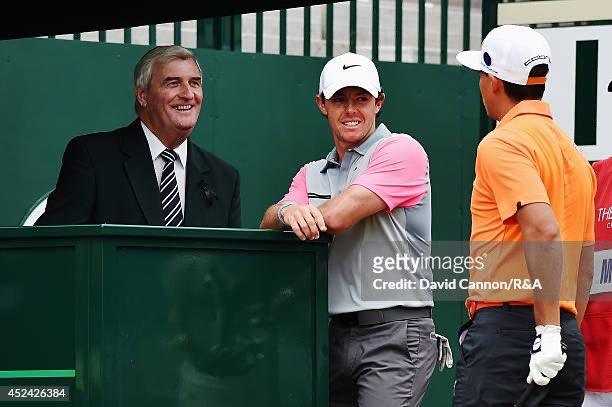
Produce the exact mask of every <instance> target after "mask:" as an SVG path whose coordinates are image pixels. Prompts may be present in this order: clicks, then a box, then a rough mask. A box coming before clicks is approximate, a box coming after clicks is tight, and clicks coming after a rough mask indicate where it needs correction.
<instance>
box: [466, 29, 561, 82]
mask: <svg viewBox="0 0 612 407" xmlns="http://www.w3.org/2000/svg"><path fill="white" fill-rule="evenodd" d="M457 61H459V63H460V64H462V65H464V66H466V67H468V68H470V69H474V70H476V71H482V72H485V73H489V74H491V75H493V76H495V77H496V78H499V79H501V80H504V81H506V82H510V83H514V84H517V85H543V84H544V83H546V77H542V78H536V77H532V78H530V77H529V72H530V71H531V68H533V67H534V66H536V65H541V64H545V65H549V66H550V46H549V45H548V41H546V38H544V36H543V35H542V34H540V33H538V32H537V31H535V30H533V29H531V28H529V27H522V26H519V25H502V26H500V27H497V28H494V29H493V30H491V32H489V34H487V36H486V37H485V39H484V41H482V47H481V50H480V51H463V52H460V53H459V54H457Z"/></svg>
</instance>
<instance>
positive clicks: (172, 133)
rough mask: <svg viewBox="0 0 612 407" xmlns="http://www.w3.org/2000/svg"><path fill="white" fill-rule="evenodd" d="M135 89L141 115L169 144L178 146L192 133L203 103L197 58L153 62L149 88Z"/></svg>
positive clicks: (157, 134) (167, 144)
mask: <svg viewBox="0 0 612 407" xmlns="http://www.w3.org/2000/svg"><path fill="white" fill-rule="evenodd" d="M136 93H137V97H138V101H139V103H140V105H141V106H142V109H141V118H142V119H143V121H144V122H145V124H146V125H147V127H149V128H150V130H151V131H152V132H153V133H155V135H156V136H157V137H159V138H160V140H161V141H162V143H164V144H165V145H166V146H167V147H170V148H174V147H177V146H178V145H180V144H181V143H182V142H183V141H184V140H185V139H186V138H187V137H188V136H189V134H191V131H192V130H193V128H194V127H195V125H196V123H197V121H198V116H199V115H200V108H201V106H202V77H201V74H200V70H199V69H198V66H197V65H196V63H195V61H193V60H192V59H185V60H181V59H177V60H173V61H170V62H168V63H167V64H163V65H162V64H156V65H154V66H153V69H152V75H151V82H150V83H149V88H148V89H146V90H142V89H140V88H139V89H137V91H136Z"/></svg>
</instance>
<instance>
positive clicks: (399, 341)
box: [329, 318, 438, 407]
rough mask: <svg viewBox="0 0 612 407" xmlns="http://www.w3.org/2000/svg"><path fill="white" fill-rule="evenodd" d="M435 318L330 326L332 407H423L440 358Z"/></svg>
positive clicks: (334, 324)
mask: <svg viewBox="0 0 612 407" xmlns="http://www.w3.org/2000/svg"><path fill="white" fill-rule="evenodd" d="M434 333H435V329H434V323H433V320H432V319H431V318H414V319H407V320H402V321H393V322H386V323H382V324H375V325H366V326H359V325H350V324H344V323H342V322H340V321H337V320H334V319H333V318H332V321H331V323H330V326H329V392H330V403H329V405H330V406H331V407H412V406H419V405H420V404H421V401H422V400H423V396H424V395H425V390H427V385H428V384H429V380H430V379H431V375H432V373H433V369H434V367H435V363H436V358H437V352H438V350H437V345H436V343H437V342H436V338H435V336H434Z"/></svg>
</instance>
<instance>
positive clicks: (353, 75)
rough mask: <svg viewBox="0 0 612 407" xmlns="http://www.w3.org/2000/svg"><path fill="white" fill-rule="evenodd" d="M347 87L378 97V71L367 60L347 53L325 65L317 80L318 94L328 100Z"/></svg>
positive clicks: (361, 56) (379, 89)
mask: <svg viewBox="0 0 612 407" xmlns="http://www.w3.org/2000/svg"><path fill="white" fill-rule="evenodd" d="M347 86H357V87H359V88H362V89H365V90H367V91H368V92H370V94H372V96H374V97H378V94H379V93H380V91H381V90H382V89H381V87H380V80H379V78H378V71H377V70H376V66H375V65H374V63H373V62H372V61H371V60H370V59H369V58H366V57H364V56H363V55H357V54H353V53H352V52H347V53H346V54H342V55H339V56H337V57H335V58H333V59H330V60H329V61H328V62H327V63H326V64H325V66H324V67H323V71H321V78H320V80H319V94H321V93H323V95H324V96H325V99H329V98H331V97H332V96H333V95H334V93H336V92H337V91H339V90H340V89H342V88H345V87H347Z"/></svg>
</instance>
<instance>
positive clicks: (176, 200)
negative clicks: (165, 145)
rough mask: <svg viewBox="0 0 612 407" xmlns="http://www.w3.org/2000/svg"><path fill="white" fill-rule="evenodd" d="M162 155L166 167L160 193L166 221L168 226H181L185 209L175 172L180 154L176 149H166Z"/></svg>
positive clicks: (160, 184)
mask: <svg viewBox="0 0 612 407" xmlns="http://www.w3.org/2000/svg"><path fill="white" fill-rule="evenodd" d="M161 157H162V158H163V159H164V169H163V171H162V176H161V182H160V183H159V193H160V195H161V202H162V208H163V211H164V223H165V225H166V226H181V224H182V223H183V211H182V210H181V198H180V197H179V190H178V183H177V182H176V175H175V174H174V161H175V160H176V159H177V158H178V155H177V154H176V153H175V152H174V151H172V150H169V149H166V150H164V151H163V152H162V153H161Z"/></svg>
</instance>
